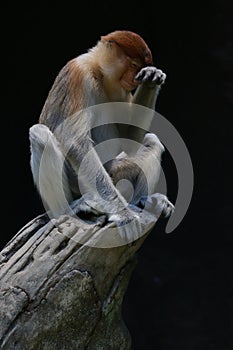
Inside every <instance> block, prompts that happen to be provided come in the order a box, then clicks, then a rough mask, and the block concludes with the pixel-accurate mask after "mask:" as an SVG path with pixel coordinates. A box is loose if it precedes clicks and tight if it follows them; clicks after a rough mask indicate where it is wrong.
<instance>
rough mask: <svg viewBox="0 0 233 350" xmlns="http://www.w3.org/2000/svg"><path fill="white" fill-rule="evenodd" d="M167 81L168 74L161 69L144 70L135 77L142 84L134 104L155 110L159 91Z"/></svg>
mask: <svg viewBox="0 0 233 350" xmlns="http://www.w3.org/2000/svg"><path fill="white" fill-rule="evenodd" d="M165 79H166V74H165V73H163V72H162V71H161V70H160V69H157V68H155V67H152V66H149V67H144V68H142V69H141V70H140V72H139V73H138V74H137V75H136V77H135V80H137V81H139V82H140V83H141V84H140V85H139V86H138V88H137V90H136V91H135V94H134V96H133V100H132V102H133V103H137V104H140V105H142V106H145V107H148V108H151V109H154V108H155V104H156V100H157V97H158V94H159V91H160V89H161V86H162V85H163V84H164V82H165Z"/></svg>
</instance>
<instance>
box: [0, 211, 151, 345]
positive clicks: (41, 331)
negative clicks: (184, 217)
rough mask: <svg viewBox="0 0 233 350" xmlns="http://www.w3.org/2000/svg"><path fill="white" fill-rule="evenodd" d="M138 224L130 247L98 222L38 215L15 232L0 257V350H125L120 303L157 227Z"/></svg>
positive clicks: (146, 217) (145, 218) (147, 218)
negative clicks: (138, 258)
mask: <svg viewBox="0 0 233 350" xmlns="http://www.w3.org/2000/svg"><path fill="white" fill-rule="evenodd" d="M140 217H141V224H142V227H143V230H144V232H145V234H144V235H143V236H142V237H141V238H139V239H138V240H137V241H135V242H134V243H133V244H131V245H124V244H123V243H122V241H121V240H120V236H119V234H118V233H117V231H114V230H113V227H112V226H113V225H112V224H109V223H106V222H105V221H104V220H101V219H104V218H99V219H98V221H96V222H95V223H93V222H92V223H90V222H87V221H86V222H85V221H83V220H81V219H79V218H78V217H72V216H61V217H60V218H59V219H58V220H56V221H49V218H48V216H47V215H46V214H44V215H41V216H38V217H37V218H35V219H34V220H32V221H31V222H29V223H28V224H27V225H26V226H25V227H23V228H22V230H20V231H19V232H18V234H16V235H15V237H14V238H13V239H12V240H11V241H10V242H9V243H8V244H7V245H6V247H5V248H4V249H3V251H2V252H1V254H0V282H1V285H0V318H1V324H0V348H1V349H4V350H8V349H12V350H13V349H14V350H17V349H20V350H26V349H27V350H31V349H33V350H38V349H53V350H54V349H56V350H59V349H62V350H65V349H67V350H71V349H79V350H82V349H85V350H98V349H103V350H105V349H107V350H111V349H114V350H119V349H121V350H128V349H131V338H130V334H129V332H128V330H127V328H126V326H125V325H124V321H123V320H122V316H121V308H122V301H123V297H124V294H125V291H126V289H127V285H128V283H129V280H130V277H131V273H132V271H133V270H134V268H135V263H136V252H137V251H138V249H139V248H140V247H141V245H142V243H143V241H144V240H145V238H146V236H147V235H148V233H149V232H150V231H151V229H152V227H153V226H154V224H155V222H156V220H157V217H156V216H155V215H154V214H152V213H149V212H147V211H143V212H142V213H141V214H140Z"/></svg>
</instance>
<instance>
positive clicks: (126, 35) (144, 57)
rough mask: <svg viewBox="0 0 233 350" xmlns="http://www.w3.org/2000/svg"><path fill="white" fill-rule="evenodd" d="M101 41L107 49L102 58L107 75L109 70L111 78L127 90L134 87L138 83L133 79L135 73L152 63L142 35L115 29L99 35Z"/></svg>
mask: <svg viewBox="0 0 233 350" xmlns="http://www.w3.org/2000/svg"><path fill="white" fill-rule="evenodd" d="M101 43H103V44H105V46H106V48H107V51H108V52H107V54H106V55H105V60H104V62H105V63H104V66H105V67H108V70H107V72H108V76H110V72H111V75H112V78H114V79H116V80H118V81H119V82H120V85H121V86H122V88H123V89H124V90H126V91H128V92H130V91H133V90H134V89H136V87H137V86H138V85H139V81H137V80H135V77H136V75H137V73H138V72H139V71H140V70H141V69H142V68H143V67H145V66H149V65H152V64H153V59H152V54H151V51H150V49H149V47H148V46H147V44H146V43H145V41H144V40H143V39H142V37H141V36H140V35H138V34H136V33H134V32H131V31H127V30H116V31H114V32H112V33H109V34H107V35H105V36H101Z"/></svg>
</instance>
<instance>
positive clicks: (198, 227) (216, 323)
mask: <svg viewBox="0 0 233 350" xmlns="http://www.w3.org/2000/svg"><path fill="white" fill-rule="evenodd" d="M19 4H20V5H19ZM125 6H127V7H126V8H125ZM91 18H93V19H91ZM232 18H233V5H232V1H231V0H229V1H227V0H225V1H204V0H203V1H202V2H198V1H191V2H189V1H187V2H186V3H181V2H179V1H174V2H168V1H165V0H164V1H159V2H156V1H154V2H143V1H142V2H139V3H136V2H132V3H126V2H122V3H121V2H106V3H104V2H100V3H98V2H96V3H95V5H94V4H93V3H92V2H89V1H86V2H85V3H84V4H83V5H82V7H79V5H78V2H74V3H73V2H64V3H60V2H57V3H55V4H54V6H52V5H48V3H47V4H42V3H37V2H36V3H34V2H31V3H29V5H25V6H24V5H23V4H22V3H21V2H20V3H18V5H15V4H14V3H10V2H9V5H5V7H4V11H2V21H3V19H5V24H4V26H3V29H2V31H1V32H2V37H3V40H2V45H3V46H2V48H1V57H2V82H3V81H5V82H4V83H3V84H2V87H3V93H2V96H3V98H2V108H1V128H2V137H1V142H2V147H1V150H2V154H1V157H2V207H3V208H2V211H1V213H2V219H1V221H2V223H4V224H5V225H4V228H2V230H1V233H2V236H1V247H3V246H4V244H5V243H6V242H7V241H8V240H9V239H10V238H11V237H13V236H14V235H15V234H16V232H17V231H18V230H19V229H20V228H21V227H22V226H24V225H25V224H26V223H27V222H28V221H30V220H31V219H32V218H34V217H35V216H37V215H39V214H41V213H42V212H44V210H43V207H42V205H41V202H40V199H39V196H38V195H37V193H36V191H35V188H34V185H33V182H32V177H31V171H30V166H29V159H30V152H29V140H28V129H29V127H30V126H31V125H33V124H34V123H36V122H37V120H38V117H39V114H40V111H41V109H42V106H43V103H44V101H45V98H46V96H47V93H48V91H49V89H50V87H51V85H52V83H53V81H54V78H55V77H56V75H57V73H58V71H59V70H60V69H61V68H62V66H63V65H64V64H65V63H66V62H67V61H68V60H69V59H71V58H73V57H75V56H77V55H78V54H81V53H83V52H86V50H87V49H88V48H90V47H92V46H94V45H95V44H96V42H97V40H98V39H99V37H100V35H104V34H107V33H108V32H110V31H113V30H116V29H128V30H132V31H135V32H137V33H138V34H140V35H141V36H142V37H143V38H144V39H145V40H146V42H147V43H148V45H149V46H150V48H151V50H152V53H153V56H154V61H155V65H156V66H157V67H158V68H161V69H162V70H163V71H164V72H166V73H167V81H166V85H165V86H164V87H163V90H162V91H161V94H160V96H159V100H158V105H157V111H158V112H159V113H161V114H162V115H163V116H165V117H166V118H167V119H168V120H169V121H170V122H171V123H172V124H173V125H174V127H175V128H176V129H177V130H178V132H179V133H180V135H181V136H182V138H183V140H184V142H185V144H186V146H187V147H188V150H189V152H190V156H191V159H192V163H193V168H194V181H195V186H194V192H193V198H192V202H191V204H190V207H189V209H188V212H187V214H186V216H185V217H184V219H183V221H182V223H181V224H180V225H179V226H178V227H177V228H176V230H175V231H173V232H172V233H171V234H169V235H167V234H165V233H164V230H165V226H166V220H162V219H161V220H159V222H158V223H157V224H156V227H155V229H154V230H153V232H152V233H151V235H150V236H149V237H148V238H147V240H146V241H145V243H144V245H143V246H142V248H141V249H140V251H139V254H138V265H137V267H136V270H135V271H134V273H133V276H132V279H131V282H130V285H129V287H128V291H127V294H126V297H125V301H124V307H123V315H124V319H125V321H126V324H127V326H128V328H129V330H130V333H131V335H132V339H133V346H134V349H135V350H138V349H140V350H141V349H143V350H144V349H149V350H151V349H158V350H174V349H179V350H183V349H184V350H202V349H203V350H215V349H218V350H228V349H229V350H230V349H233V317H232V313H233V278H232V270H233V251H232V250H233V225H232V198H231V196H232V175H233V174H232V173H233V171H232V140H233V129H232V118H233V113H232V110H233V108H232V107H233V96H232V94H233V80H232V77H233V43H232V39H233V31H232ZM163 169H164V172H165V175H166V179H167V182H168V195H169V196H170V199H171V200H172V201H174V200H175V198H176V191H177V179H176V172H175V170H174V165H173V163H172V160H171V159H170V157H169V155H168V154H166V155H165V156H164V158H163Z"/></svg>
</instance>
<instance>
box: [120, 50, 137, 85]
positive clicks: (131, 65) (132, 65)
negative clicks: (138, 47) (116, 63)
mask: <svg viewBox="0 0 233 350" xmlns="http://www.w3.org/2000/svg"><path fill="white" fill-rule="evenodd" d="M125 61H126V62H125V64H124V67H125V69H124V71H123V74H122V75H121V78H120V84H121V86H122V87H123V89H124V90H126V91H132V90H134V89H136V87H137V86H138V85H139V82H138V81H136V80H135V77H136V75H137V73H138V72H139V71H140V69H141V68H142V65H141V63H140V61H139V60H137V59H132V58H130V57H126V60H125Z"/></svg>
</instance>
